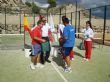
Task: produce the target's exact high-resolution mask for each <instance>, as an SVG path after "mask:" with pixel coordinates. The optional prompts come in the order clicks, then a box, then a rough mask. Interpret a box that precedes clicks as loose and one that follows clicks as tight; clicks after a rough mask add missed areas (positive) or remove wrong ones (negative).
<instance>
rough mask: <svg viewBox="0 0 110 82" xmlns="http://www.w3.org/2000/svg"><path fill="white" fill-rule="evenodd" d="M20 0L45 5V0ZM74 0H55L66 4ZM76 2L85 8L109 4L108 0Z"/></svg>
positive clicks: (80, 0)
mask: <svg viewBox="0 0 110 82" xmlns="http://www.w3.org/2000/svg"><path fill="white" fill-rule="evenodd" d="M22 1H37V3H38V4H40V5H42V6H43V5H44V7H46V6H48V5H47V0H22ZM75 1H76V0H56V2H57V4H58V5H59V4H66V3H75ZM77 2H78V4H80V5H82V6H83V7H85V8H93V7H97V6H103V5H109V4H110V0H77Z"/></svg>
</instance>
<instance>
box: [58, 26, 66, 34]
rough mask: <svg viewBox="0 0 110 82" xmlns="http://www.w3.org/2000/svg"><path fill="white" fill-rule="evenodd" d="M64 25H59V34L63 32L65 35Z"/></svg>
mask: <svg viewBox="0 0 110 82" xmlns="http://www.w3.org/2000/svg"><path fill="white" fill-rule="evenodd" d="M64 27H65V26H64V25H63V24H59V32H60V31H61V32H62V33H63V29H64Z"/></svg>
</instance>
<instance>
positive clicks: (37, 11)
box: [32, 3, 40, 13]
mask: <svg viewBox="0 0 110 82" xmlns="http://www.w3.org/2000/svg"><path fill="white" fill-rule="evenodd" d="M32 12H33V13H39V12H40V8H39V7H38V6H36V4H34V3H32Z"/></svg>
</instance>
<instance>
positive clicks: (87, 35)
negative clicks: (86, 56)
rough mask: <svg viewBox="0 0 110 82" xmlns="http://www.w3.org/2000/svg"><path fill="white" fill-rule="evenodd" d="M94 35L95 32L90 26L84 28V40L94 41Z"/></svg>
mask: <svg viewBox="0 0 110 82" xmlns="http://www.w3.org/2000/svg"><path fill="white" fill-rule="evenodd" d="M93 36H94V33H93V30H92V29H91V28H90V27H88V29H84V40H86V41H92V40H91V38H93Z"/></svg>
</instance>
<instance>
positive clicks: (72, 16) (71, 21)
mask: <svg viewBox="0 0 110 82" xmlns="http://www.w3.org/2000/svg"><path fill="white" fill-rule="evenodd" d="M72 14H73V13H72V12H71V25H72V22H73V20H72V18H73V15H72Z"/></svg>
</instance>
